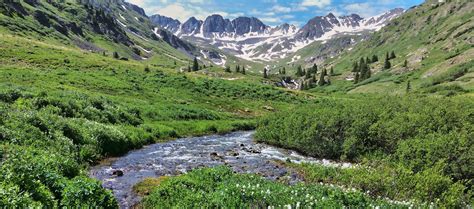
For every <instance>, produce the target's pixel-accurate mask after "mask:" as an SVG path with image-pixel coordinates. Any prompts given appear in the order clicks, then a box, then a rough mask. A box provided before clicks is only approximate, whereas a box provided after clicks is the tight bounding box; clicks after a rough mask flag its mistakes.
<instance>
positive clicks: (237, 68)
mask: <svg viewBox="0 0 474 209" xmlns="http://www.w3.org/2000/svg"><path fill="white" fill-rule="evenodd" d="M235 72H236V73H240V66H239V65H237V66H235Z"/></svg>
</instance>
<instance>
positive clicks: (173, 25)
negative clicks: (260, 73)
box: [150, 8, 404, 62]
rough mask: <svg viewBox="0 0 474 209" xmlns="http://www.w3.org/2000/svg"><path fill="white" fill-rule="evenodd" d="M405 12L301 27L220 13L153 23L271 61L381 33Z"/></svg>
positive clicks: (317, 20)
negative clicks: (343, 39) (349, 36)
mask: <svg viewBox="0 0 474 209" xmlns="http://www.w3.org/2000/svg"><path fill="white" fill-rule="evenodd" d="M403 12H404V10H403V9H401V8H397V9H393V10H390V11H387V12H385V13H383V14H381V15H377V16H374V17H369V18H362V17H361V16H360V15H358V14H351V15H348V16H340V17H336V16H335V15H334V14H332V13H329V14H328V15H326V16H317V17H314V18H313V19H311V20H309V21H308V22H307V23H306V24H305V25H304V26H303V27H301V28H298V27H297V26H295V25H290V24H287V23H284V24H282V25H279V26H275V27H272V26H268V25H266V24H264V23H263V22H262V21H260V20H259V19H258V18H255V17H238V18H236V19H233V20H230V19H225V18H223V17H222V16H221V15H217V14H214V15H211V16H208V17H207V18H206V19H205V20H204V21H203V20H198V19H196V18H195V17H191V18H189V19H188V20H187V21H186V22H184V23H181V22H180V21H178V20H176V19H173V18H170V17H165V16H161V15H159V14H157V15H153V16H151V17H150V20H151V22H152V23H154V24H156V25H157V26H158V27H159V28H162V29H165V30H168V31H170V32H172V33H173V34H174V35H176V36H178V37H180V38H182V39H184V40H187V41H189V42H191V43H194V44H196V45H202V46H205V45H210V46H213V47H216V48H218V49H221V50H223V51H224V52H226V53H230V54H233V55H235V56H237V57H240V58H242V59H246V60H249V61H257V62H262V61H263V62H268V61H275V60H278V59H282V58H285V57H286V56H288V55H289V54H291V53H294V52H296V51H298V50H299V49H301V48H303V47H305V46H307V45H309V44H310V43H312V42H314V41H318V40H319V41H323V40H328V39H331V38H334V37H337V36H340V35H347V34H364V33H371V32H374V31H377V30H379V29H380V28H382V27H383V26H384V25H386V24H387V23H388V22H389V21H391V20H392V19H394V18H396V17H398V16H400V15H401V14H403Z"/></svg>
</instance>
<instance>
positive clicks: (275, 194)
mask: <svg viewBox="0 0 474 209" xmlns="http://www.w3.org/2000/svg"><path fill="white" fill-rule="evenodd" d="M143 206H144V207H145V208H156V207H159V208H183V207H184V208H268V207H272V206H274V207H279V208H282V207H296V208H298V207H301V208H312V207H321V208H342V207H354V208H365V207H369V206H382V207H397V206H398V207H401V205H396V204H390V203H388V202H384V201H380V200H375V199H371V198H369V197H368V196H366V195H364V194H363V193H361V192H357V191H343V190H342V189H340V188H336V187H330V186H320V185H304V184H298V185H293V186H288V185H285V184H281V183H276V182H273V181H269V180H265V179H263V178H262V177H259V176H255V175H239V174H234V173H233V172H232V170H231V169H229V168H227V167H216V168H205V169H198V170H194V171H192V172H190V173H188V174H185V175H182V176H178V177H173V178H167V179H164V180H162V181H161V182H160V185H159V186H158V187H157V188H156V189H155V190H154V191H152V192H151V194H150V195H149V196H148V197H146V198H145V199H144V201H143Z"/></svg>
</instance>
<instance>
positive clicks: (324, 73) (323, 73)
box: [318, 69, 326, 86]
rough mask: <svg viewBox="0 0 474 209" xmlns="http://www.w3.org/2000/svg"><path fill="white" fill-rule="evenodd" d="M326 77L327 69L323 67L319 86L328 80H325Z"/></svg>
mask: <svg viewBox="0 0 474 209" xmlns="http://www.w3.org/2000/svg"><path fill="white" fill-rule="evenodd" d="M325 77H326V69H323V70H322V71H321V74H320V77H319V81H318V85H319V86H324V84H326V80H324V78H325Z"/></svg>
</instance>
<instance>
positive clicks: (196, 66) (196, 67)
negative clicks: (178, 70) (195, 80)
mask: <svg viewBox="0 0 474 209" xmlns="http://www.w3.org/2000/svg"><path fill="white" fill-rule="evenodd" d="M198 70H199V63H198V60H197V58H196V57H194V62H193V71H198Z"/></svg>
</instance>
